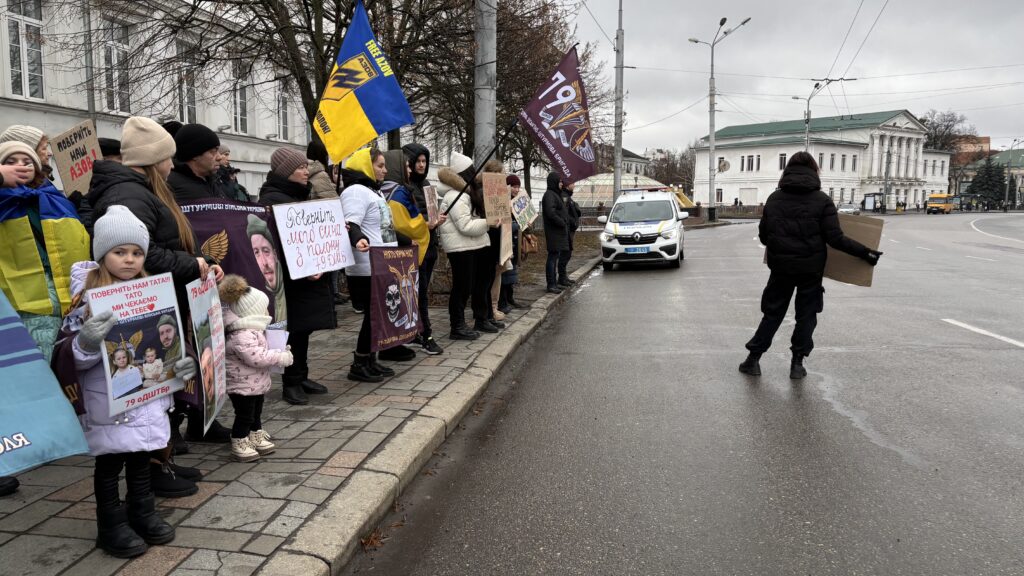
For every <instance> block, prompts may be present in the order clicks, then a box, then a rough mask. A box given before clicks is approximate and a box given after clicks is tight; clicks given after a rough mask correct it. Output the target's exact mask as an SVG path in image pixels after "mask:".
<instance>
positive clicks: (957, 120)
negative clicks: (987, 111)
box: [919, 108, 978, 152]
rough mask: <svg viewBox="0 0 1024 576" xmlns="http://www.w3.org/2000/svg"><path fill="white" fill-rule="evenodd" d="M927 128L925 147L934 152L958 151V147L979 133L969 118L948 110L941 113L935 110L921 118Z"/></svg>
mask: <svg viewBox="0 0 1024 576" xmlns="http://www.w3.org/2000/svg"><path fill="white" fill-rule="evenodd" d="M919 120H921V123H922V124H924V126H925V130H926V132H925V141H924V147H925V148H930V149H932V150H948V151H950V152H956V151H957V149H958V148H957V145H958V144H960V143H963V142H969V141H970V140H972V139H973V138H975V137H977V135H978V131H977V130H976V129H975V128H974V126H973V125H972V124H970V123H968V122H967V116H964V115H963V114H960V113H958V112H954V111H953V110H947V111H945V112H939V111H938V110H935V109H934V108H933V109H931V110H929V111H927V112H925V113H924V114H923V115H922V116H921V117H920V118H919Z"/></svg>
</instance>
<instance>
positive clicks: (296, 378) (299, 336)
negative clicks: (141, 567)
mask: <svg viewBox="0 0 1024 576" xmlns="http://www.w3.org/2000/svg"><path fill="white" fill-rule="evenodd" d="M310 334H312V332H291V331H289V332H288V345H289V346H291V347H292V358H293V359H294V363H293V364H292V365H291V366H288V367H287V368H285V369H284V374H282V375H281V381H282V382H283V383H284V385H285V386H298V385H299V384H301V383H302V381H303V380H305V379H306V378H308V377H309V362H308V360H309V336H310ZM189 420H191V418H190V419H189Z"/></svg>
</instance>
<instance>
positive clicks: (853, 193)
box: [850, 188, 857, 204]
mask: <svg viewBox="0 0 1024 576" xmlns="http://www.w3.org/2000/svg"><path fill="white" fill-rule="evenodd" d="M856 197H857V189H856V188H850V204H853V203H854V200H856Z"/></svg>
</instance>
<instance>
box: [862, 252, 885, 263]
mask: <svg viewBox="0 0 1024 576" xmlns="http://www.w3.org/2000/svg"><path fill="white" fill-rule="evenodd" d="M881 255H882V252H879V251H878V250H868V255H867V256H865V257H864V260H866V261H867V263H868V264H871V265H872V266H874V265H876V264H878V258H879V257H880V256H881Z"/></svg>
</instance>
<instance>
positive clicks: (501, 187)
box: [483, 172, 512, 226]
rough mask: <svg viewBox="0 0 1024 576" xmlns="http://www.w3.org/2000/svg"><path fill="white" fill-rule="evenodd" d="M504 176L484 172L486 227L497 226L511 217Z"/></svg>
mask: <svg viewBox="0 0 1024 576" xmlns="http://www.w3.org/2000/svg"><path fill="white" fill-rule="evenodd" d="M505 178H506V176H505V175H504V174H499V173H492V172H484V173H483V181H484V212H485V213H486V216H487V225H488V226H497V225H498V224H500V223H502V222H507V221H508V220H509V218H511V217H512V208H511V206H510V203H509V196H508V184H506V183H505Z"/></svg>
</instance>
